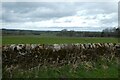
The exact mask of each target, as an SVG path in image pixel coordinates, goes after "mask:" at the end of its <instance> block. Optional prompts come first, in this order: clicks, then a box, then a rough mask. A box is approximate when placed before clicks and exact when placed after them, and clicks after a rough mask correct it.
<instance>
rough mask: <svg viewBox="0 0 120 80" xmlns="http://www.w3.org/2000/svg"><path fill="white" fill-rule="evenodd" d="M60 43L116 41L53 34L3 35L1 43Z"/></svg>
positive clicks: (113, 39)
mask: <svg viewBox="0 0 120 80" xmlns="http://www.w3.org/2000/svg"><path fill="white" fill-rule="evenodd" d="M18 43H19V44H20V43H23V44H26V43H31V44H55V43H56V44H62V43H67V44H70V43H118V39H117V38H105V37H104V38H102V37H92V38H90V37H55V36H50V37H49V36H45V37H43V36H30V35H24V36H3V37H2V44H18Z"/></svg>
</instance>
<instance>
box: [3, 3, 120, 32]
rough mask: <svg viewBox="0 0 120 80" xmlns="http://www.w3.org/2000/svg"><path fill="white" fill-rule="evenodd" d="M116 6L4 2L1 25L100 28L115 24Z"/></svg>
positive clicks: (21, 27)
mask: <svg viewBox="0 0 120 80" xmlns="http://www.w3.org/2000/svg"><path fill="white" fill-rule="evenodd" d="M117 7H118V5H117V3H111V2H100V3H97V2H96V3H94V2H91V3H86V2H5V3H3V4H2V20H3V23H4V26H3V28H19V29H37V30H41V28H42V29H45V27H46V29H50V28H51V30H52V29H53V27H54V30H60V29H63V28H67V29H74V28H73V27H76V30H80V29H81V30H84V29H85V30H92V29H93V30H94V29H95V30H102V29H103V28H105V27H108V26H109V27H115V26H117V19H118V18H117V17H118V16H117V15H118V13H117V11H118V10H117ZM55 28H56V29H55ZM78 28H80V29H78ZM46 29H45V30H46Z"/></svg>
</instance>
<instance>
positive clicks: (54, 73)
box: [3, 62, 118, 78]
mask: <svg viewBox="0 0 120 80" xmlns="http://www.w3.org/2000/svg"><path fill="white" fill-rule="evenodd" d="M101 63H102V62H101ZM96 64H98V63H96ZM102 65H104V64H102ZM102 65H98V66H96V67H94V68H92V69H88V70H87V69H86V68H85V65H84V64H83V65H79V67H78V68H76V69H75V70H74V69H72V67H71V66H70V65H65V66H62V67H61V68H60V67H47V68H46V67H44V66H43V67H40V68H37V67H36V68H33V69H32V70H18V69H17V70H13V78H118V65H117V64H116V63H115V62H110V64H109V65H107V66H108V68H107V69H104V68H103V67H102ZM4 74H6V73H3V78H5V77H6V78H7V77H8V75H4Z"/></svg>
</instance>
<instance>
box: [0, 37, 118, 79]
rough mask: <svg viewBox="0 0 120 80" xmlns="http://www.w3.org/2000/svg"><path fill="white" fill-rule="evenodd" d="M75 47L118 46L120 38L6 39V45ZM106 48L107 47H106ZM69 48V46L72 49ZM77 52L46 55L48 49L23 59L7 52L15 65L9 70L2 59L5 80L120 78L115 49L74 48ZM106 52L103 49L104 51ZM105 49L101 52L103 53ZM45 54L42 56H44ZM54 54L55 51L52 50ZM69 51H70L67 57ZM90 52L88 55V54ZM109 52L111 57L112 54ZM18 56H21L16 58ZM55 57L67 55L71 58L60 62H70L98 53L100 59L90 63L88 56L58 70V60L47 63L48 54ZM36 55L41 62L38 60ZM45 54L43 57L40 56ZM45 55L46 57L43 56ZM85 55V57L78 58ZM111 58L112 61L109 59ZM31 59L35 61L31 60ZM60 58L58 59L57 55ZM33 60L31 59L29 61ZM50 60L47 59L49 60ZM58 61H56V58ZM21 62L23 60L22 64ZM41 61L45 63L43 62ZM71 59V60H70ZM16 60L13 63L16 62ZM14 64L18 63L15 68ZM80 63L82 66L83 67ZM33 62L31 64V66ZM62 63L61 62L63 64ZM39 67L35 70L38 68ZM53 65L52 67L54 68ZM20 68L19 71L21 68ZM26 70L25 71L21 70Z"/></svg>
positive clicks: (4, 38) (9, 67)
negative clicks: (73, 44) (60, 45)
mask: <svg viewBox="0 0 120 80" xmlns="http://www.w3.org/2000/svg"><path fill="white" fill-rule="evenodd" d="M27 43H28V44H48V46H49V44H64V43H65V44H71V43H86V44H87V43H118V39H117V38H100V37H96V38H95V37H94V38H90V37H87V38H85V37H82V38H78V37H55V36H54V37H52V36H50V37H49V36H46V37H45V36H29V35H27V36H3V37H2V44H5V45H7V44H27ZM102 45H104V44H102ZM68 47H69V46H68ZM73 48H74V49H69V50H68V49H65V52H64V50H63V52H59V51H56V52H54V51H52V52H49V50H48V51H45V50H44V49H37V50H38V52H36V51H35V52H34V51H33V55H31V54H29V53H28V54H26V55H25V56H23V55H21V56H20V57H19V58H17V57H14V56H19V52H14V51H13V52H11V50H10V51H8V52H6V51H5V52H4V51H3V52H4V54H6V56H8V58H7V62H8V63H9V62H10V64H11V66H7V67H6V65H8V63H7V64H5V63H6V61H5V60H6V59H4V58H5V57H3V56H2V58H3V61H2V62H5V63H4V64H3V66H4V67H3V71H2V73H3V74H2V77H3V78H118V75H119V72H118V55H116V53H118V52H117V49H115V50H113V51H112V50H111V49H113V47H112V48H107V47H105V48H104V47H103V48H102V47H100V46H99V47H98V48H97V47H96V48H94V49H93V48H91V49H87V48H86V49H77V48H76V47H73ZM101 48H102V49H101ZM99 49H101V51H100V50H99ZM41 50H42V52H41ZM50 50H51V49H50ZM66 51H68V52H67V53H66ZM86 51H87V52H86ZM108 52H109V53H108ZM7 53H10V55H13V56H12V57H9V55H7ZM14 53H15V54H18V55H14ZM54 53H57V54H58V53H63V54H66V55H67V56H64V57H65V58H64V59H62V60H60V61H68V62H69V61H70V60H75V57H76V58H77V57H82V55H86V56H87V55H88V54H90V56H91V57H92V55H93V54H94V53H95V55H98V54H99V55H98V58H97V61H96V60H95V61H94V59H95V57H93V59H89V60H87V59H88V58H89V57H90V56H89V55H88V58H86V59H84V58H82V59H84V60H82V59H77V61H76V63H70V64H68V63H67V64H65V65H64V64H63V65H62V66H55V65H56V64H57V65H59V64H58V63H57V61H56V60H52V62H53V63H54V61H55V65H53V63H50V64H49V63H48V62H46V61H45V60H47V59H49V57H48V56H47V55H46V54H50V55H51V56H52V55H53V56H54V55H55V54H54ZM36 54H37V56H38V58H36ZM40 54H41V56H42V57H41V56H40ZM43 54H45V55H43ZM68 54H70V55H72V54H73V55H74V56H73V57H69V56H68ZM76 54H77V55H76ZM78 54H79V55H81V56H78ZM108 55H109V57H108ZM27 56H31V57H27ZM57 57H58V55H57ZM29 58H30V59H29ZM45 58H46V59H45ZM55 58H56V57H55ZM19 59H20V60H19ZM40 59H41V61H42V62H40V61H39V60H40ZM69 59H70V60H69ZM12 60H13V62H12ZM14 60H16V62H15V65H14ZM79 60H80V64H78V63H79ZM29 61H31V62H29ZM41 63H42V66H39V65H38V64H41ZM60 63H61V62H60ZM34 64H35V65H36V66H35V65H34ZM74 64H75V65H76V64H77V67H76V68H75V65H74ZM30 65H31V66H35V67H32V68H29V69H24V68H25V66H29V67H30ZM50 65H51V66H50ZM17 66H18V67H17ZM20 66H22V67H20Z"/></svg>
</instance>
